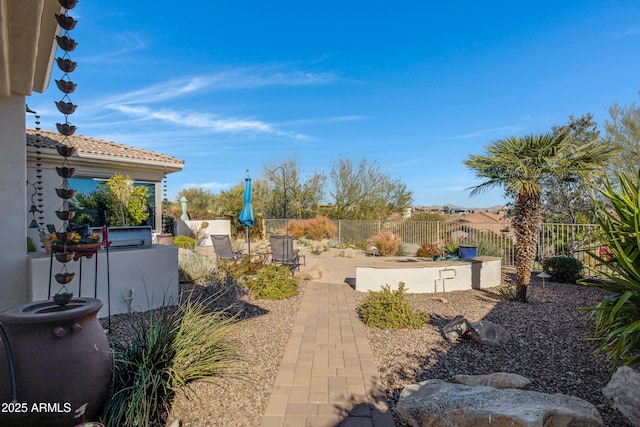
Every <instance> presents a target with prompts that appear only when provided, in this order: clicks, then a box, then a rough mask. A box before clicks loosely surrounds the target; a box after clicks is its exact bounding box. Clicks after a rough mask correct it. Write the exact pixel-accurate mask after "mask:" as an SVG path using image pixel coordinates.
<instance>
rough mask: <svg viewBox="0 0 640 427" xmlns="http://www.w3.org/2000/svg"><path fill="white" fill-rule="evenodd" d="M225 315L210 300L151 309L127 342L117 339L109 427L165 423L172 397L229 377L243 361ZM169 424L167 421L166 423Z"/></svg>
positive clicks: (108, 406)
mask: <svg viewBox="0 0 640 427" xmlns="http://www.w3.org/2000/svg"><path fill="white" fill-rule="evenodd" d="M232 321H233V318H232V317H228V316H227V315H226V314H225V312H224V311H210V310H208V305H207V301H206V300H205V301H202V300H195V299H194V300H192V299H189V298H185V299H183V300H182V301H181V302H180V303H179V304H178V307H177V309H176V307H163V308H162V309H159V310H152V311H149V312H147V313H145V314H143V315H142V316H140V317H138V318H137V320H136V321H135V322H134V323H133V324H132V325H130V328H129V334H128V337H127V339H125V340H122V341H119V340H113V341H112V342H111V348H112V351H113V355H114V367H113V376H112V383H111V396H110V398H109V400H108V401H107V404H106V405H105V408H104V412H103V416H102V418H103V420H104V423H105V425H106V426H108V427H112V426H113V427H120V426H149V425H157V424H159V423H160V422H161V421H163V420H162V418H163V416H165V414H166V413H167V412H168V410H169V409H170V405H171V399H172V398H173V396H175V395H180V394H183V393H185V392H186V391H187V390H188V386H189V383H190V382H192V381H195V380H199V379H203V378H207V380H208V381H212V380H213V381H215V378H216V377H221V376H224V375H225V373H227V372H228V370H229V368H230V365H231V363H232V361H233V360H234V359H236V358H237V355H238V353H237V350H236V349H235V348H234V347H233V346H232V345H231V344H230V340H229V335H230V328H229V326H230V323H231V322H232ZM162 424H163V425H164V423H162Z"/></svg>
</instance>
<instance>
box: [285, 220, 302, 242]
mask: <svg viewBox="0 0 640 427" xmlns="http://www.w3.org/2000/svg"><path fill="white" fill-rule="evenodd" d="M288 227H289V234H290V235H291V236H293V238H294V239H300V238H301V237H304V221H303V220H300V219H292V220H290V221H289V224H288Z"/></svg>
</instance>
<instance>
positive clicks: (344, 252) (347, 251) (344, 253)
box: [340, 248, 356, 258]
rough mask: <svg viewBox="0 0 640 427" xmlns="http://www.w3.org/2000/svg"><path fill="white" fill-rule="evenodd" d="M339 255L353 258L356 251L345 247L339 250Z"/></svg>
mask: <svg viewBox="0 0 640 427" xmlns="http://www.w3.org/2000/svg"><path fill="white" fill-rule="evenodd" d="M340 256H341V257H344V258H355V257H356V251H355V250H354V249H352V248H346V249H343V250H342V252H340Z"/></svg>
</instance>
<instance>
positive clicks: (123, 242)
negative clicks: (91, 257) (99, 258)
mask: <svg viewBox="0 0 640 427" xmlns="http://www.w3.org/2000/svg"><path fill="white" fill-rule="evenodd" d="M93 233H95V234H100V233H101V229H100V228H97V227H96V228H93ZM109 241H110V242H111V245H110V246H109V248H112V249H113V248H142V247H151V245H152V239H151V227H149V226H136V227H109Z"/></svg>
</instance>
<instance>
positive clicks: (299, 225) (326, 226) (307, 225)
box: [289, 215, 338, 240]
mask: <svg viewBox="0 0 640 427" xmlns="http://www.w3.org/2000/svg"><path fill="white" fill-rule="evenodd" d="M337 233H338V227H337V226H336V225H335V224H334V223H333V222H332V221H331V220H330V219H329V218H327V217H326V216H322V215H316V216H315V218H311V219H304V220H298V219H294V220H291V221H289V234H291V235H292V236H293V238H294V239H300V238H301V237H306V238H308V239H311V240H322V239H333V238H334V237H335V236H336V234H337Z"/></svg>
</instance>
